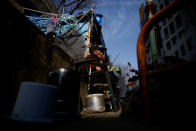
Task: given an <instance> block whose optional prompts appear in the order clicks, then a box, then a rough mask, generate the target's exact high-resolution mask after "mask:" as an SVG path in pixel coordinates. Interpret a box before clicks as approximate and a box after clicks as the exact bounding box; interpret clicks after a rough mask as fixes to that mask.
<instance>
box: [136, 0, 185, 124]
mask: <svg viewBox="0 0 196 131" xmlns="http://www.w3.org/2000/svg"><path fill="white" fill-rule="evenodd" d="M182 1H183V0H176V1H174V2H172V3H171V4H169V5H168V6H166V7H165V8H163V9H161V10H160V11H159V12H157V13H155V14H154V15H153V16H152V17H151V18H150V19H148V20H147V22H146V23H145V24H144V26H143V27H142V29H141V32H140V34H139V37H138V41H137V59H138V68H139V72H140V76H141V77H140V78H141V86H142V88H143V93H144V110H145V118H146V120H150V119H151V113H150V101H149V100H150V98H149V97H150V95H149V88H148V85H147V74H148V70H147V60H146V48H145V36H146V35H147V34H148V32H149V31H150V30H151V28H152V27H153V26H154V25H155V24H157V22H158V21H160V20H161V19H163V18H165V17H167V15H168V14H169V13H173V12H175V11H176V10H177V9H178V8H179V7H181V6H180V5H179V4H180V3H181V2H182Z"/></svg>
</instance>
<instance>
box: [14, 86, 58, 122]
mask: <svg viewBox="0 0 196 131" xmlns="http://www.w3.org/2000/svg"><path fill="white" fill-rule="evenodd" d="M56 94H57V87H56V86H53V85H48V84H43V83H36V82H23V83H22V84H21V86H20V89H19V92H18V95H17V99H16V102H15V106H14V108H13V112H12V114H11V119H13V120H17V121H25V122H39V123H40V122H41V123H42V122H43V123H50V122H53V120H54V113H55V100H56Z"/></svg>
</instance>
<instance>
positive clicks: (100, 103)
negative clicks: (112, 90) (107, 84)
mask: <svg viewBox="0 0 196 131" xmlns="http://www.w3.org/2000/svg"><path fill="white" fill-rule="evenodd" d="M85 102H86V110H87V112H89V113H93V112H103V111H105V101H104V94H90V95H87V96H86V99H85Z"/></svg>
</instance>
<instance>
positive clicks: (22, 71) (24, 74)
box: [0, 2, 73, 116]
mask: <svg viewBox="0 0 196 131" xmlns="http://www.w3.org/2000/svg"><path fill="white" fill-rule="evenodd" d="M6 4H7V10H8V12H7V14H6V15H7V16H6V20H4V21H3V26H5V25H6V26H5V27H6V28H5V29H4V30H3V32H2V34H3V37H1V38H3V39H2V42H1V43H2V44H1V57H2V59H1V65H2V68H1V75H2V77H1V84H2V85H3V86H1V91H0V107H1V108H0V116H7V115H9V114H10V113H11V111H12V108H13V105H14V103H15V99H16V96H17V92H18V89H19V87H20V84H21V82H23V81H33V82H41V83H47V80H48V73H49V71H51V70H53V69H54V68H56V67H64V68H68V69H73V60H72V59H71V57H70V56H68V55H67V54H66V53H65V52H64V51H63V50H61V49H60V48H59V47H58V46H56V44H55V43H50V42H49V41H48V40H47V37H46V36H45V35H44V34H43V33H42V32H41V31H40V30H39V29H38V28H37V27H36V26H35V25H34V24H32V23H31V22H30V21H29V20H28V19H27V18H25V17H24V15H23V14H22V12H21V11H22V10H20V9H19V7H18V6H17V5H13V4H10V3H9V2H7V3H6ZM16 8H18V9H19V10H18V9H16Z"/></svg>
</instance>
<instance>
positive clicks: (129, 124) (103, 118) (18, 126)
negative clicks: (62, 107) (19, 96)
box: [1, 111, 175, 131]
mask: <svg viewBox="0 0 196 131" xmlns="http://www.w3.org/2000/svg"><path fill="white" fill-rule="evenodd" d="M120 113H121V112H120V111H119V112H104V113H94V114H86V115H82V116H81V117H79V118H77V119H74V120H73V119H72V120H71V119H67V120H64V121H56V122H54V123H51V124H43V123H25V122H17V121H13V120H8V119H7V120H1V125H3V126H1V128H2V129H3V130H1V131H4V130H5V131H7V130H18V131H36V130H44V131H72V130H84V131H86V130H92V131H94V130H99V131H101V130H109V131H113V130H122V129H128V130H129V131H175V129H174V128H173V127H172V128H170V127H169V126H165V125H161V124H160V123H159V122H156V121H154V122H149V121H148V122H147V121H145V120H137V119H135V118H122V117H120Z"/></svg>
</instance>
